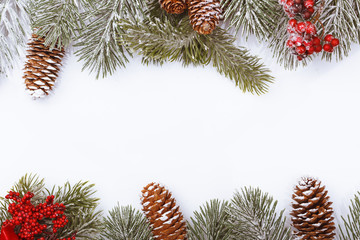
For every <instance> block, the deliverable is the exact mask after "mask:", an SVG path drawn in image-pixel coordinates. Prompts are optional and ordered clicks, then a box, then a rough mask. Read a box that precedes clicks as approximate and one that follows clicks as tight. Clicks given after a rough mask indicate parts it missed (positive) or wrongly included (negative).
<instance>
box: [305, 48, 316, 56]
mask: <svg viewBox="0 0 360 240" xmlns="http://www.w3.org/2000/svg"><path fill="white" fill-rule="evenodd" d="M314 52H315V48H314V47H313V46H310V47H309V49H308V50H307V54H308V55H311V54H313V53H314Z"/></svg>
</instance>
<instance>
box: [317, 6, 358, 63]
mask: <svg viewBox="0 0 360 240" xmlns="http://www.w3.org/2000/svg"><path fill="white" fill-rule="evenodd" d="M358 10H359V2H358V1H357V0H356V1H351V0H330V1H326V5H325V8H324V11H323V12H322V14H321V17H320V21H321V22H322V23H323V25H324V27H325V31H324V32H323V33H324V36H325V35H327V34H332V35H333V36H334V37H336V38H338V39H339V40H340V44H339V46H337V47H335V49H334V52H332V53H326V52H324V53H323V56H322V58H323V59H326V60H328V61H331V60H332V59H333V58H336V60H337V61H339V60H342V59H343V58H344V57H346V56H348V55H349V52H350V50H351V43H356V42H359V39H360V35H359V26H360V19H359V17H358V16H359V11H358ZM356 11H357V12H356ZM319 29H320V28H319Z"/></svg>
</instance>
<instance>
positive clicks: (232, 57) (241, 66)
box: [204, 28, 274, 94]
mask: <svg viewBox="0 0 360 240" xmlns="http://www.w3.org/2000/svg"><path fill="white" fill-rule="evenodd" d="M204 38H206V39H207V41H206V42H205V43H206V46H207V47H208V49H210V50H209V51H210V56H211V60H212V63H213V66H214V67H216V68H217V70H218V72H220V73H221V74H223V75H225V77H228V78H230V79H231V80H234V81H235V83H236V85H237V86H239V88H240V89H241V90H243V92H251V93H256V94H263V93H266V92H267V91H268V86H269V83H272V82H273V79H274V78H273V77H272V76H271V75H270V70H269V69H267V68H265V66H264V64H263V63H260V58H259V57H257V56H252V55H250V53H249V51H248V50H246V49H244V48H242V47H241V48H239V47H236V46H235V45H234V41H235V39H234V38H233V37H232V36H231V35H229V34H227V33H226V32H225V30H223V29H221V28H217V29H215V31H214V32H213V34H210V35H207V36H204Z"/></svg>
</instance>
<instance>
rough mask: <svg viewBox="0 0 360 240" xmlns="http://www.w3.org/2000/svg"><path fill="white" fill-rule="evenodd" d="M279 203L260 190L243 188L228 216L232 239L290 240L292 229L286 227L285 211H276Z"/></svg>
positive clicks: (234, 199) (229, 209) (235, 196)
mask: <svg viewBox="0 0 360 240" xmlns="http://www.w3.org/2000/svg"><path fill="white" fill-rule="evenodd" d="M276 205H277V201H274V200H273V198H272V197H270V196H269V195H268V194H267V193H262V192H261V190H260V189H258V188H256V189H254V188H251V187H250V188H243V189H242V190H241V193H240V192H236V193H235V195H234V197H233V199H232V202H231V205H230V207H229V208H228V214H229V215H230V220H229V228H230V229H231V239H241V240H258V239H271V240H290V239H291V231H290V228H288V227H285V220H286V218H285V217H284V216H283V214H284V210H282V211H281V212H280V213H277V211H276Z"/></svg>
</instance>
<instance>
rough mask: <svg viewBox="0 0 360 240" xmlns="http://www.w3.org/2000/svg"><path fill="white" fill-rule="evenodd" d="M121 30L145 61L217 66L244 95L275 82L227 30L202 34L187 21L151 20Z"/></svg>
mask: <svg viewBox="0 0 360 240" xmlns="http://www.w3.org/2000/svg"><path fill="white" fill-rule="evenodd" d="M120 25H121V28H122V29H124V31H126V32H127V34H126V35H124V36H123V43H124V44H125V43H126V44H128V46H129V47H130V48H131V49H132V50H133V51H135V52H138V53H139V54H141V55H143V62H144V63H145V64H149V63H151V62H155V63H160V64H161V63H163V62H165V61H180V62H182V63H183V64H184V65H185V66H186V65H189V64H193V65H207V64H209V63H210V62H211V61H212V62H213V66H214V67H216V68H217V70H218V71H219V72H220V73H222V74H223V75H225V76H226V77H228V78H230V79H231V80H234V81H235V83H236V84H237V85H238V86H239V87H240V89H242V90H243V91H244V92H245V91H249V92H252V93H257V94H260V93H265V92H266V91H267V89H268V83H270V82H272V81H273V77H271V76H270V75H269V70H267V69H266V68H265V67H264V65H263V64H261V63H259V60H260V59H259V58H258V57H255V56H251V55H250V54H249V52H248V51H247V50H245V49H243V48H237V47H236V46H235V45H234V44H233V43H234V40H235V39H234V38H233V37H232V36H231V35H229V34H227V33H226V32H225V31H224V30H223V29H221V28H217V29H216V30H215V31H214V32H213V34H210V35H206V36H204V35H199V34H197V33H196V32H194V31H193V30H192V27H191V25H190V24H189V21H188V19H187V18H183V19H182V20H181V21H180V22H179V23H177V24H176V25H174V24H173V23H172V22H170V21H169V20H167V19H163V20H161V19H159V18H149V19H147V20H146V21H123V22H121V23H120Z"/></svg>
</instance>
